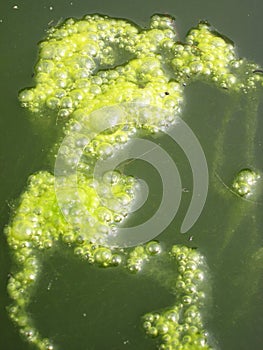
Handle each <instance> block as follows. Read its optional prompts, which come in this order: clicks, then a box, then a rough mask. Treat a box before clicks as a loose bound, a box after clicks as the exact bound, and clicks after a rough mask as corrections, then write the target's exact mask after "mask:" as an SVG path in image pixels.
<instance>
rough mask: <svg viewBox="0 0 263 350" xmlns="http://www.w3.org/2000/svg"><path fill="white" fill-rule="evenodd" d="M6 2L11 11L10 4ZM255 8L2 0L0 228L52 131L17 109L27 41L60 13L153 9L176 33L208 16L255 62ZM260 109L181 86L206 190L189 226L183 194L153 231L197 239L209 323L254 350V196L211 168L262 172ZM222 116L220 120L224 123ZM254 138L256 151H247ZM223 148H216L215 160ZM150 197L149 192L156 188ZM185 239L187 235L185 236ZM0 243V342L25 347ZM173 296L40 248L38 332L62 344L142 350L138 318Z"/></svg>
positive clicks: (179, 160) (139, 18)
mask: <svg viewBox="0 0 263 350" xmlns="http://www.w3.org/2000/svg"><path fill="white" fill-rule="evenodd" d="M15 5H17V6H18V8H17V9H15V8H13V6H15ZM51 6H52V7H53V9H51ZM262 10H263V4H262V3H261V2H260V1H259V0H257V1H238V0H236V1H218V2H217V3H216V2H212V1H208V0H205V1H198V2H197V1H182V0H180V1H168V0H167V1H165V0H163V1H157V0H156V1H148V2H147V3H146V2H145V3H144V4H143V2H142V1H137V0H134V1H132V2H128V1H96V2H91V1H85V2H84V1H74V0H73V1H59V0H57V1H54V2H52V1H51V2H45V1H33V0H32V1H24V2H23V1H16V2H12V1H5V2H2V3H1V4H0V20H1V22H0V45H1V49H0V63H1V64H0V70H1V85H0V86H1V87H0V91H1V117H0V123H1V124H0V130H1V154H0V162H1V171H0V176H1V188H0V199H1V202H0V208H1V211H0V215H1V216H0V218H1V228H2V227H3V226H4V225H5V224H6V223H7V222H8V218H9V216H10V211H11V208H12V205H14V204H15V200H16V198H17V197H18V196H19V194H20V193H21V191H22V190H23V189H24V188H25V184H26V180H27V178H28V176H29V174H32V173H33V172H35V171H37V170H40V169H48V162H47V159H46V155H47V150H48V149H49V146H50V143H51V142H52V131H51V130H47V129H43V128H36V127H33V126H32V124H31V123H30V122H29V120H28V115H27V112H26V111H25V110H23V109H21V108H20V106H19V103H18V100H17V93H18V91H19V90H20V89H21V88H23V87H25V86H30V85H31V84H32V83H33V82H32V78H31V75H32V73H33V64H34V62H35V59H36V56H37V46H36V43H37V42H38V41H39V40H40V39H41V38H43V37H44V36H45V30H46V29H47V28H48V26H49V25H51V24H53V25H54V24H56V23H58V21H60V20H63V19H65V18H67V17H71V16H76V17H81V16H82V15H84V14H87V13H94V12H97V13H103V14H109V15H112V16H116V17H124V18H129V19H131V20H133V21H135V22H136V23H138V24H139V25H141V26H142V27H143V26H147V24H148V22H149V18H150V16H151V15H152V14H153V13H156V12H158V13H169V14H173V15H175V16H176V18H177V19H178V31H179V33H180V37H181V38H182V40H183V38H184V35H185V34H186V32H187V31H188V29H189V28H190V27H192V26H194V25H195V24H196V23H197V22H198V21H199V20H200V19H205V20H208V21H209V22H211V23H212V24H213V25H214V26H215V27H216V28H217V29H218V30H219V31H220V32H222V33H224V34H225V35H227V36H228V37H230V38H231V39H232V40H233V41H234V42H235V43H236V44H237V48H238V52H239V54H240V55H241V56H245V57H247V58H249V59H251V60H253V61H255V62H257V63H259V64H260V65H261V66H262V65H263V49H262V47H261V44H260V43H261V41H262V40H261V33H262V30H263V24H262V19H261V14H262ZM262 101H263V99H262ZM262 112H263V110H262V106H261V108H259V111H258V112H254V111H253V109H252V108H250V104H249V99H246V98H244V99H243V100H242V99H241V98H240V99H238V100H236V99H235V98H234V97H233V96H229V95H227V94H225V93H224V92H222V91H218V90H215V89H213V88H210V87H208V86H205V85H204V84H201V83H196V84H193V85H191V86H190V87H188V88H187V90H186V105H185V109H184V113H183V118H184V119H185V120H186V121H187V123H188V125H189V126H190V127H191V128H192V130H193V131H194V132H195V134H196V135H197V136H198V138H199V140H200V143H201V145H202V147H203V149H204V151H205V154H206V157H207V162H208V166H209V172H210V187H209V194H208V199H207V202H206V205H205V208H204V211H203V213H202V215H201V217H200V219H199V220H198V222H197V223H196V224H195V226H194V227H193V228H192V229H191V231H189V232H188V233H187V235H181V234H179V233H178V232H179V227H180V224H181V222H182V219H183V217H184V213H185V210H186V208H187V205H188V203H189V199H190V198H189V196H190V195H189V194H188V193H185V194H184V195H183V202H182V205H181V207H180V211H179V212H178V214H177V216H176V218H175V220H174V221H173V222H172V223H171V225H170V226H169V227H168V228H167V230H166V231H165V232H164V233H163V234H162V235H161V236H160V237H159V239H160V241H162V242H164V243H165V244H166V245H167V246H169V245H171V244H172V243H184V244H191V245H193V246H196V247H198V248H199V249H200V251H201V252H202V253H203V254H204V255H205V256H206V257H207V263H208V266H209V268H210V273H211V285H212V296H211V300H209V306H208V310H207V323H206V328H207V329H208V330H209V331H210V332H211V334H212V335H213V336H214V338H215V341H216V343H217V344H218V348H219V349H222V350H235V349H238V350H246V349H254V350H260V349H261V348H262V336H261V330H262V327H263V316H262V314H263V313H262V311H263V307H262V301H263V300H262V292H261V290H262V287H263V284H262V278H261V280H260V279H259V277H260V276H262V273H261V274H260V272H259V271H260V270H259V269H258V266H260V264H261V265H262V257H261V260H259V262H258V263H257V264H256V262H254V265H255V267H254V268H253V266H250V265H249V264H250V263H251V264H253V263H252V262H251V261H252V255H253V254H254V253H255V252H256V251H257V249H259V247H260V246H262V229H261V227H262V205H261V204H260V203H249V202H242V203H240V199H239V198H238V197H236V196H233V195H232V194H231V193H230V191H228V190H226V188H225V187H224V185H223V183H222V182H221V181H220V180H219V179H218V177H217V176H216V174H218V176H219V177H220V178H221V179H222V181H223V182H225V183H226V184H229V183H230V182H231V179H232V177H233V176H234V174H235V173H236V172H237V171H238V170H240V169H241V168H244V167H247V166H250V167H255V168H256V169H258V170H261V171H262V170H263V169H262V168H263V166H262V139H263V137H262V135H263V123H262V120H261V116H262ZM228 117H229V122H228V123H226V125H224V120H225V121H226V120H227V118H228ZM255 119H257V123H258V126H257V128H256V133H255V135H251V134H250V133H249V130H250V131H251V130H254V126H253V123H254V122H253V121H254V120H255ZM248 125H249V126H250V128H248V127H247V126H248ZM221 135H223V136H224V137H223V136H222V137H221ZM222 140H223V142H222ZM160 142H161V144H162V145H163V147H166V148H167V150H170V151H171V153H173V154H174V159H175V160H176V164H177V166H178V168H179V169H180V173H181V176H182V178H183V185H184V187H186V188H191V174H190V168H189V165H188V164H187V162H186V161H185V156H184V154H183V153H182V152H181V153H180V151H179V149H177V148H175V149H171V147H172V145H171V144H170V143H169V140H168V139H166V138H165V137H164V138H162V139H161V140H160ZM251 145H253V147H254V151H251V152H249V154H248V152H247V150H248V149H250V148H251ZM173 147H174V146H173ZM222 147H223V148H222ZM222 149H223V151H224V152H223V153H221V151H222ZM220 154H221V155H222V154H224V156H222V157H219V155H220ZM140 168H141V165H140V164H139V163H137V164H136V162H134V164H132V165H130V170H132V171H136V169H137V171H139V172H140V171H141V170H140ZM51 170H52V169H51ZM127 171H129V168H128V169H127ZM149 171H150V169H149V170H148V172H149ZM182 174H183V175H182ZM146 176H147V171H146ZM152 181H153V182H154V181H156V182H157V183H158V178H155V177H153V178H152ZM221 191H223V192H224V193H223V194H221ZM156 196H157V198H158V191H157V192H156ZM258 202H260V198H259V199H258ZM146 209H147V210H148V209H149V208H146ZM1 231H2V229H1ZM232 231H233V232H232ZM189 237H193V239H192V241H191V242H189ZM0 242H1V246H0V266H1V269H0V306H1V310H0V325H1V327H0V329H1V330H0V349H7V350H9V349H10V350H23V349H29V346H28V345H27V344H26V343H24V342H23V341H22V340H21V339H20V337H19V335H18V331H17V329H15V327H14V326H13V325H12V323H11V322H10V320H9V319H8V317H7V314H6V310H5V307H6V305H8V304H9V302H10V300H9V298H8V296H7V293H6V282H7V275H8V272H9V271H10V269H11V257H10V256H9V253H8V248H7V245H6V242H5V239H4V237H3V235H1V238H0ZM261 271H262V270H261ZM172 301H173V300H172V296H171V295H170V294H169V293H168V292H167V290H166V289H165V288H163V287H162V286H161V285H160V284H158V283H157V282H155V281H153V280H151V279H149V278H146V277H145V276H142V275H138V276H133V275H128V274H126V273H125V272H123V271H122V270H120V269H106V270H103V269H99V268H97V267H94V266H88V265H87V264H85V263H84V262H81V261H79V260H78V259H77V258H75V257H73V255H72V254H71V252H70V250H69V249H68V250H66V251H65V252H60V253H56V255H55V256H49V257H47V259H46V262H45V264H44V266H43V273H42V277H41V281H40V283H39V285H38V288H37V291H36V293H35V296H34V298H33V301H32V305H31V309H30V311H31V312H32V315H33V317H34V320H35V322H36V325H37V326H38V328H39V329H40V331H41V333H42V334H45V335H46V336H50V337H51V338H53V339H54V341H55V343H57V344H60V346H61V349H63V350H70V349H79V350H82V349H83V350H84V349H88V350H90V349H96V350H103V349H142V350H147V349H154V348H155V347H156V344H155V342H154V341H153V340H151V339H149V338H147V337H146V336H145V335H144V332H143V330H142V329H141V321H140V316H141V315H143V314H144V313H146V312H148V311H152V310H158V309H160V308H162V307H165V306H168V305H170V304H171V303H172Z"/></svg>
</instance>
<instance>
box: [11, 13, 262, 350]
mask: <svg viewBox="0 0 263 350" xmlns="http://www.w3.org/2000/svg"><path fill="white" fill-rule="evenodd" d="M174 24H175V20H174V18H172V17H169V16H160V15H154V16H153V17H152V18H151V22H150V26H149V29H146V30H142V29H141V28H139V27H138V26H137V25H135V24H133V23H131V22H128V21H126V20H121V19H114V18H109V17H106V16H99V15H89V16H85V17H84V18H83V19H81V20H75V19H68V20H66V21H65V22H64V23H63V24H62V25H60V26H59V27H56V28H52V29H50V30H49V31H48V34H47V38H46V39H45V40H44V41H42V42H40V44H39V48H40V51H39V59H38V62H37V65H36V67H35V82H36V86H35V87H33V88H30V89H25V90H23V91H22V92H21V93H20V95H19V99H20V102H21V104H22V106H23V107H26V108H28V109H29V110H30V111H32V112H34V113H36V115H37V116H38V118H39V120H42V122H43V120H44V121H45V119H47V120H48V118H47V117H46V116H48V115H50V114H52V113H51V112H52V111H54V113H53V115H55V118H56V119H57V120H59V121H61V123H60V124H58V126H57V128H59V125H60V126H61V125H62V127H61V130H60V134H59V136H58V140H57V144H56V145H54V149H53V150H52V154H56V152H57V151H58V147H59V145H60V142H61V141H62V140H63V137H65V136H66V135H68V134H70V132H71V130H72V128H74V126H75V125H76V122H77V121H79V120H83V119H85V118H86V119H87V128H91V129H92V127H93V125H92V123H91V122H89V119H88V117H89V115H90V114H91V113H92V112H93V111H96V110H99V109H100V108H103V107H107V106H113V105H119V104H125V103H134V102H135V103H136V104H141V105H142V106H156V107H157V108H162V109H163V110H166V111H167V116H169V117H167V118H166V117H165V116H163V115H160V116H159V117H158V118H155V117H154V118H152V119H151V116H150V117H149V119H147V118H145V120H144V122H141V121H140V120H139V121H138V120H137V121H136V120H135V119H134V115H131V114H130V115H128V116H127V120H126V121H125V122H122V123H121V124H120V125H118V126H117V127H114V128H112V129H110V130H107V132H104V133H102V134H100V135H97V136H96V137H95V138H93V139H91V140H90V142H89V143H88V146H86V147H85V149H84V157H83V158H82V160H81V162H80V164H79V165H78V173H79V176H78V183H77V186H78V187H79V188H80V189H81V191H80V192H81V199H82V201H83V203H84V204H85V208H86V209H87V210H88V212H89V214H90V217H89V219H90V220H89V223H87V225H89V226H88V228H89V230H88V232H89V234H86V233H85V234H83V232H82V230H81V227H80V228H79V229H78V227H77V223H76V225H74V226H72V225H71V223H69V222H67V221H66V219H65V217H64V215H63V210H65V211H67V210H71V214H70V215H71V216H72V217H76V218H77V216H78V215H81V214H78V213H77V212H76V211H74V208H75V204H76V203H74V201H71V199H70V198H69V201H68V205H69V206H68V207H67V208H63V210H62V212H61V210H60V208H59V206H58V203H57V199H56V192H55V188H54V175H52V174H51V173H49V172H46V171H42V172H39V173H37V174H34V175H32V176H31V177H30V179H29V182H28V187H27V189H26V191H25V192H24V193H23V194H22V196H21V198H20V203H19V205H18V207H17V209H16V210H15V211H14V214H13V217H12V220H11V222H10V224H9V226H8V227H7V228H6V235H7V240H8V244H9V246H10V249H11V250H12V252H13V257H14V260H15V263H16V265H15V268H14V271H13V272H12V274H11V275H10V278H9V281H8V292H9V295H10V297H11V298H12V299H13V304H12V305H11V306H10V307H9V314H10V317H11V319H12V320H13V321H14V322H15V324H17V326H18V327H19V330H20V333H21V334H22V335H23V336H24V337H25V339H26V340H27V341H28V342H30V343H32V344H34V345H35V346H36V348H37V349H49V350H51V349H54V348H55V345H53V344H52V342H51V340H50V339H47V338H44V337H42V335H41V334H40V333H39V332H38V330H37V329H36V328H35V326H34V322H33V320H32V319H31V317H30V315H29V313H28V306H29V304H30V300H31V296H32V293H33V291H34V288H35V286H36V283H37V280H38V278H39V274H40V271H41V254H43V253H41V252H44V251H45V250H47V249H51V248H52V247H54V246H56V245H57V244H58V242H59V241H60V240H61V241H63V242H64V243H65V244H67V245H68V246H70V247H73V248H74V253H75V254H76V255H78V256H79V257H80V258H82V259H84V260H86V261H87V262H88V263H90V264H97V265H98V266H102V267H108V266H122V267H123V268H126V269H127V270H128V271H130V272H132V273H136V272H138V271H142V272H143V268H144V266H145V264H146V263H148V264H151V261H152V260H153V259H156V256H158V257H159V258H161V259H168V260H169V261H172V262H174V264H175V266H176V267H177V277H176V278H175V279H174V282H173V284H172V285H169V286H168V288H169V290H170V291H171V293H173V294H174V296H175V303H174V305H171V306H170V307H169V308H167V309H166V310H163V311H160V312H154V313H149V314H147V315H145V316H144V318H143V327H144V329H145V331H146V333H147V334H149V335H151V336H153V337H158V339H159V345H158V346H159V347H158V348H159V349H167V350H168V349H169V350H173V349H185V350H187V349H212V347H213V345H212V344H211V342H210V337H209V333H208V332H207V331H206V330H205V329H204V323H203V318H202V309H203V308H204V305H205V301H206V299H207V298H206V297H207V295H206V291H207V290H208V289H209V288H208V286H207V283H208V282H207V274H208V271H207V266H206V263H205V259H204V257H203V256H202V255H201V253H199V252H198V251H197V250H195V249H192V248H189V247H186V246H180V245H175V246H173V247H171V249H170V250H169V251H163V249H162V245H161V244H160V243H158V242H156V241H152V242H148V243H147V244H145V245H141V246H137V247H135V248H133V249H110V248H108V247H103V246H101V245H98V244H97V243H96V242H94V241H93V239H92V238H93V236H94V235H96V234H97V233H98V232H100V233H101V234H105V233H109V232H110V230H111V229H112V228H115V229H118V225H119V223H120V222H123V221H124V220H125V218H126V217H127V215H128V214H129V210H130V208H131V205H132V203H133V201H134V199H136V186H137V184H136V180H135V179H134V178H133V177H131V176H126V175H123V174H120V173H119V172H118V171H113V172H111V173H109V174H106V175H105V177H104V178H103V180H101V181H98V182H96V181H95V182H94V179H93V178H92V176H91V174H92V170H93V167H94V164H95V163H96V160H97V159H101V158H102V159H103V158H108V157H110V156H111V155H112V154H114V152H115V151H116V149H118V147H125V144H127V143H128V141H129V139H131V138H132V137H133V136H134V135H135V134H136V133H138V132H139V131H140V132H143V133H144V134H146V135H147V134H156V133H158V132H159V131H165V130H166V129H167V128H169V127H170V126H172V125H174V124H176V119H177V117H179V116H180V113H181V110H182V107H183V102H184V94H183V90H184V87H185V86H186V85H188V84H190V83H192V82H193V81H196V80H199V81H200V80H201V81H204V82H207V83H210V84H214V85H215V86H216V87H218V88H221V89H224V90H226V93H228V92H229V91H231V92H232V93H236V94H237V95H239V94H244V95H246V94H253V93H254V91H256V90H257V89H258V88H260V87H261V86H262V75H261V71H260V68H259V67H258V66H257V65H256V64H254V63H251V62H248V61H246V60H243V59H239V58H238V57H237V55H236V52H235V48H234V45H233V43H232V42H231V41H229V40H228V39H226V38H225V37H223V36H221V35H220V34H219V33H217V32H216V31H214V30H213V29H212V28H211V27H210V26H209V25H208V24H207V23H200V24H199V25H198V26H197V27H196V28H194V29H191V30H190V31H189V33H188V35H187V36H186V40H185V43H181V42H180V41H178V37H177V34H176V31H175V25H174ZM171 116H172V117H171ZM229 118H230V117H229V116H226V117H225V119H224V121H223V123H225V124H227V122H228V120H229ZM175 127H176V126H175ZM254 130H255V128H252V132H254ZM83 136H84V137H85V134H84V135H83ZM73 142H79V143H81V139H79V140H73ZM223 142H224V139H223V138H222V136H219V139H218V143H217V144H218V145H219V149H218V157H217V159H216V160H215V162H214V169H213V170H214V171H215V172H218V169H219V168H220V166H221V164H222V162H223V160H222V158H223ZM63 152H64V158H65V161H67V162H68V164H69V165H70V164H71V163H74V156H75V155H74V154H72V150H71V149H70V148H67V149H65V150H64V151H63ZM250 154H251V152H250ZM245 171H246V173H245V174H243V175H244V176H239V175H237V177H236V178H235V180H234V183H233V187H232V190H233V191H235V192H236V193H237V195H241V196H243V197H246V195H247V194H250V192H251V186H252V185H254V183H255V182H256V181H257V180H258V178H259V175H258V174H257V173H255V172H253V171H252V170H251V171H250V170H249V169H247V170H245ZM251 178H253V181H252V182H253V184H251V182H249V181H250V180H251ZM68 180H69V183H70V178H69V179H68ZM252 187H253V186H252ZM105 188H106V192H107V193H109V192H110V193H111V195H109V196H108V197H107V196H106V197H107V200H108V202H107V200H102V198H101V196H100V195H99V194H98V193H100V191H102V190H104V191H105ZM109 189H110V191H109ZM72 191H73V192H74V191H75V190H74V189H73V190H72ZM112 200H115V203H117V205H116V207H115V208H114V209H113V208H112V206H110V205H109V201H112ZM240 210H241V211H242V208H241V209H240ZM238 224H239V223H238V220H237V222H236V225H238ZM232 226H233V225H232ZM85 232H86V231H85ZM228 240H230V238H228ZM227 243H228V242H227V241H226V242H225V246H227ZM222 249H224V247H223V248H222ZM40 253H41V254H40ZM255 256H256V257H259V258H260V256H262V252H261V251H260V252H259V253H258V254H257V255H255ZM152 275H153V276H152V277H153V278H155V276H154V273H152ZM164 276H165V272H164Z"/></svg>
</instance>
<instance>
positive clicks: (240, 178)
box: [232, 169, 260, 198]
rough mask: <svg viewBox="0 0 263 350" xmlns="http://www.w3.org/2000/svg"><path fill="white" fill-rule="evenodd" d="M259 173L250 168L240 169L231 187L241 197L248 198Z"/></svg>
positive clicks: (258, 177)
mask: <svg viewBox="0 0 263 350" xmlns="http://www.w3.org/2000/svg"><path fill="white" fill-rule="evenodd" d="M259 179H260V175H259V174H258V173H256V172H255V171H253V170H251V169H242V170H240V171H239V172H238V174H237V175H236V177H235V179H234V181H233V184H232V189H233V190H234V191H235V193H237V194H238V195H239V196H241V197H245V198H248V197H250V196H251V195H252V193H253V190H254V188H255V186H256V185H257V183H258V180H259Z"/></svg>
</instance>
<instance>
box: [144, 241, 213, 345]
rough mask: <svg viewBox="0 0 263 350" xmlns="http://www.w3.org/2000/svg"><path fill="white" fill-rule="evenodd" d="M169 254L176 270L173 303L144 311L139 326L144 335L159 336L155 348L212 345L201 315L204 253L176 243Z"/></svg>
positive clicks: (204, 271) (203, 295)
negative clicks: (143, 330) (152, 310)
mask: <svg viewBox="0 0 263 350" xmlns="http://www.w3.org/2000/svg"><path fill="white" fill-rule="evenodd" d="M170 255H171V257H172V259H175V262H176V264H177V270H178V277H177V279H176V282H175V286H174V293H175V296H176V303H175V304H174V305H173V306H172V307H169V308H168V309H166V310H164V311H161V312H154V313H148V314H146V315H145V316H144V317H143V327H144V329H145V331H146V333H147V334H148V335H150V336H152V337H160V339H161V341H160V346H159V349H163V350H164V349H165V350H167V349H178V350H179V349H182V350H187V349H189V350H190V349H212V347H211V346H210V345H209V344H208V341H209V339H208V333H207V331H206V330H205V329H204V324H203V321H202V315H201V311H202V307H203V306H204V302H205V298H206V295H205V293H204V282H205V280H206V279H207V267H206V264H205V261H204V257H203V256H202V255H201V254H200V253H199V252H198V251H197V250H195V249H192V248H188V247H186V246H179V245H175V246H173V247H172V250H171V252H170ZM206 283H207V282H206Z"/></svg>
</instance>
